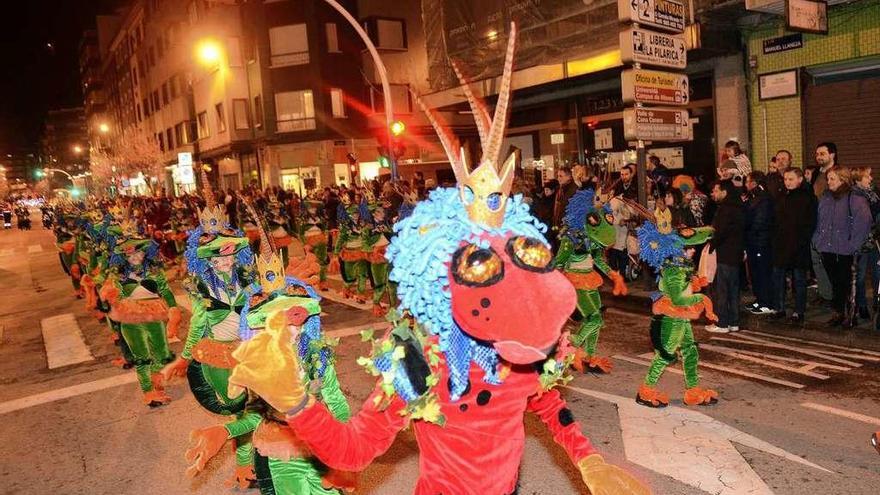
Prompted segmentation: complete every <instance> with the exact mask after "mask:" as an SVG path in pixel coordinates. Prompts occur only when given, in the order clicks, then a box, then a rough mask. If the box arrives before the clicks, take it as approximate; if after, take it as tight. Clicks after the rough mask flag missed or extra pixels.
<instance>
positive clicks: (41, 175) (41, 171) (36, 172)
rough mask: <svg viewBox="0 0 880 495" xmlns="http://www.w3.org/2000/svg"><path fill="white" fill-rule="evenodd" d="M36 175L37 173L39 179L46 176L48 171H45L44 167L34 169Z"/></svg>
mask: <svg viewBox="0 0 880 495" xmlns="http://www.w3.org/2000/svg"><path fill="white" fill-rule="evenodd" d="M34 175H35V176H36V177H37V178H38V179H42V178H43V177H45V176H46V172H44V171H43V169H41V168H38V169H36V170H34Z"/></svg>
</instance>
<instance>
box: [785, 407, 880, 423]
mask: <svg viewBox="0 0 880 495" xmlns="http://www.w3.org/2000/svg"><path fill="white" fill-rule="evenodd" d="M801 406H803V407H806V408H807V409H813V410H815V411H822V412H825V413H828V414H834V415H835V416H841V417H844V418H849V419H852V420H855V421H861V422H862V423H868V424H870V425H880V418H875V417H873V416H866V415H864V414H859V413H854V412H851V411H845V410H843V409H837V408H836V407H831V406H823V405H822V404H816V403H815V402H802V403H801Z"/></svg>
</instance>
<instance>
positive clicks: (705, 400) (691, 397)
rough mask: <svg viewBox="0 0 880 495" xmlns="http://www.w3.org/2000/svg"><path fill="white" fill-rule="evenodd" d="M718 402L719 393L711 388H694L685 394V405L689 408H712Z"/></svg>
mask: <svg viewBox="0 0 880 495" xmlns="http://www.w3.org/2000/svg"><path fill="white" fill-rule="evenodd" d="M717 402H718V392H716V391H714V390H712V389H710V388H700V387H693V388H689V389H687V390H686V391H685V393H684V403H685V404H687V405H689V406H710V405H712V404H716V403H717Z"/></svg>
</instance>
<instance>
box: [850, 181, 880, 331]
mask: <svg viewBox="0 0 880 495" xmlns="http://www.w3.org/2000/svg"><path fill="white" fill-rule="evenodd" d="M852 182H853V193H854V194H858V195H859V196H862V197H863V198H865V200H866V201H867V202H868V207H869V208H870V210H871V230H870V231H869V234H868V237H867V239H865V243H864V244H862V247H861V248H860V249H859V252H858V254H857V255H856V307H857V308H858V310H859V318H860V319H863V320H869V319H871V314H870V313H869V312H868V298H867V296H866V294H865V293H866V285H867V282H868V279H867V274H868V273H871V282H872V283H873V284H874V287H877V284H878V282H880V266H877V261H878V259H880V251H878V247H877V241H880V235H878V233H877V230H878V220H880V195H878V194H877V190H876V189H874V183H873V182H874V179H873V177H871V168H870V167H858V168H853V169H852Z"/></svg>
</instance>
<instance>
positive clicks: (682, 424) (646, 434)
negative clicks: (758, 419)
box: [565, 386, 831, 495]
mask: <svg viewBox="0 0 880 495" xmlns="http://www.w3.org/2000/svg"><path fill="white" fill-rule="evenodd" d="M565 388H566V389H568V390H570V391H572V392H575V393H578V394H582V395H585V396H588V397H592V398H594V399H598V400H601V401H605V402H609V403H611V404H614V405H615V406H616V407H617V411H618V416H619V418H620V430H621V437H622V439H623V449H624V452H625V453H626V458H627V459H628V460H629V461H630V462H633V463H635V464H638V465H640V466H642V467H644V468H646V469H650V470H652V471H654V472H657V473H660V474H664V475H666V476H669V477H671V478H673V479H675V480H677V481H680V482H682V483H686V484H688V485H690V486H693V487H695V488H697V489H699V490H702V491H705V492H707V493H712V494H714V495H741V494H745V493H747V494H749V495H772V494H773V490H772V489H771V488H770V487H769V486H767V484H766V483H765V482H764V480H762V479H761V477H760V476H758V474H757V473H756V472H755V471H754V469H752V466H751V465H750V464H749V462H748V461H747V460H746V459H745V458H743V456H742V454H740V453H739V451H738V450H737V449H736V447H735V446H734V445H733V443H737V444H740V445H745V446H747V447H751V448H753V449H757V450H760V451H762V452H766V453H768V454H771V455H774V456H777V457H780V458H782V459H785V460H787V461H789V462H794V463H798V464H801V465H804V466H809V467H811V468H813V469H816V470H819V471H822V472H824V473H829V474H831V471H829V470H827V469H825V468H823V467H822V466H819V465H817V464H814V463H812V462H810V461H808V460H806V459H804V458H802V457H800V456H797V455H795V454H793V453H791V452H788V451H786V450H784V449H782V448H780V447H777V446H776V445H773V444H771V443H769V442H766V441H764V440H761V439H760V438H756V437H754V436H752V435H749V434H748V433H746V432H744V431H741V430H738V429H736V428H734V427H733V426H730V425H727V424H725V423H722V422H721V421H718V420H717V419H714V418H712V417H711V416H708V415H706V414H704V413H702V412H698V411H695V410H693V409H688V408H683V407H677V406H674V405H669V406H668V407H665V408H663V409H652V408H650V407H644V406H641V405H639V404H636V402H635V401H634V400H633V399H632V397H631V396H630V397H621V396H619V395H612V394H608V393H605V392H600V391H598V390H592V389H587V388H580V387H572V386H566V387H565ZM783 465H784V464H783Z"/></svg>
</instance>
